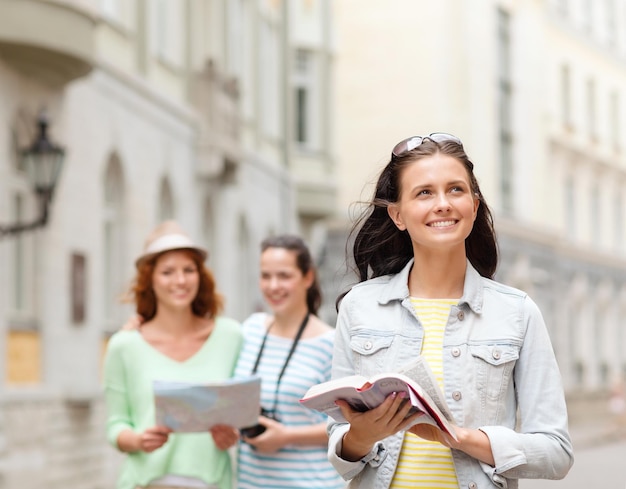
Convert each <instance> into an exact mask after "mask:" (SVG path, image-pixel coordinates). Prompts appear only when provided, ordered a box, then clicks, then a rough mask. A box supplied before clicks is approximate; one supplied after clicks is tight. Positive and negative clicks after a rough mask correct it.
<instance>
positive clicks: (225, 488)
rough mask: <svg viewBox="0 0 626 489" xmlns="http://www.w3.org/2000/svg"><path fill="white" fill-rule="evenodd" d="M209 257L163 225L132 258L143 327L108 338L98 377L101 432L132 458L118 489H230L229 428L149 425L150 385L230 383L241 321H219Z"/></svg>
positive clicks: (233, 437)
mask: <svg viewBox="0 0 626 489" xmlns="http://www.w3.org/2000/svg"><path fill="white" fill-rule="evenodd" d="M206 257H207V252H206V250H204V249H203V248H202V247H200V246H198V245H196V244H195V243H194V242H193V241H192V240H191V239H190V238H189V237H188V236H187V235H186V234H185V233H184V232H183V231H182V230H181V229H180V227H179V226H178V225H177V224H176V223H175V222H173V221H167V222H164V223H162V224H161V225H159V226H158V227H157V228H156V229H155V230H154V231H153V233H152V234H151V235H150V236H149V238H148V240H147V241H146V247H145V250H144V253H143V254H142V255H141V256H140V257H139V258H138V259H137V261H136V266H137V275H136V278H135V281H134V285H133V287H132V289H131V293H132V295H133V298H134V301H135V304H136V311H137V314H139V315H140V316H141V317H142V318H143V320H144V322H143V324H142V325H141V327H140V328H138V329H134V330H122V331H119V332H117V333H115V334H114V335H113V336H112V337H111V340H110V342H109V345H108V348H107V354H106V360H105V371H104V385H105V392H106V403H107V408H108V421H107V436H108V439H109V441H110V443H111V444H112V445H113V446H114V447H116V448H118V449H119V450H120V451H122V452H126V453H127V454H128V457H127V458H126V461H125V464H124V467H123V469H122V472H121V474H120V477H119V480H118V488H119V489H135V488H143V487H150V488H153V487H154V488H168V487H177V488H184V487H190V488H191V487H194V488H205V489H207V488H210V489H218V488H219V489H230V488H231V484H232V482H231V474H232V471H231V467H230V456H229V453H228V452H227V451H226V450H227V449H228V448H229V447H231V446H233V445H234V444H235V443H236V442H237V440H238V437H239V434H238V432H237V431H236V430H235V429H233V428H231V427H229V426H216V427H214V428H212V429H211V431H210V433H185V434H173V433H171V431H170V430H169V429H168V428H166V427H163V426H154V419H155V416H154V415H155V413H154V396H153V391H152V382H153V380H170V381H197V382H212V381H219V380H223V379H227V378H230V377H231V376H232V374H233V370H234V367H235V364H236V361H237V357H238V355H239V350H240V348H241V343H242V334H241V330H240V325H239V323H237V322H236V321H234V320H232V319H228V318H225V317H221V316H219V314H220V312H221V309H222V305H223V302H222V297H221V296H220V295H219V294H218V293H217V292H216V287H215V281H214V279H213V275H212V274H211V272H210V271H209V270H208V269H207V268H206V267H205V265H204V261H205V259H206Z"/></svg>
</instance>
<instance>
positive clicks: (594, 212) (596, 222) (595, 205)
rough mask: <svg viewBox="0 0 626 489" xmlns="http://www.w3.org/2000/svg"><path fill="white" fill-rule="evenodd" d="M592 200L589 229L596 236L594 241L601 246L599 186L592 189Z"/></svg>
mask: <svg viewBox="0 0 626 489" xmlns="http://www.w3.org/2000/svg"><path fill="white" fill-rule="evenodd" d="M590 200H591V205H590V214H589V217H590V222H589V229H591V235H592V236H594V239H595V240H596V245H601V244H602V243H600V242H599V241H600V239H601V234H600V233H601V232H602V223H601V222H600V219H601V216H602V214H601V211H600V207H601V206H600V190H599V188H598V185H594V186H593V188H592V189H591V199H590Z"/></svg>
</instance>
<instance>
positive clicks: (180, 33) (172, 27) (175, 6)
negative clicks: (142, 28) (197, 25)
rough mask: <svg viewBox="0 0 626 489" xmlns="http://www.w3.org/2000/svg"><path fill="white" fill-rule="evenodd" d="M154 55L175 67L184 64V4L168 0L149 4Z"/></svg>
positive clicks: (157, 0)
mask: <svg viewBox="0 0 626 489" xmlns="http://www.w3.org/2000/svg"><path fill="white" fill-rule="evenodd" d="M148 5H149V8H151V11H150V14H151V15H150V18H151V26H152V29H151V36H150V38H151V44H152V53H153V54H154V55H155V56H156V57H157V58H158V59H159V60H161V61H165V62H167V63H169V64H171V65H173V66H182V65H183V62H184V41H185V39H186V35H185V29H184V4H183V2H171V1H168V0H154V1H153V2H149V4H148Z"/></svg>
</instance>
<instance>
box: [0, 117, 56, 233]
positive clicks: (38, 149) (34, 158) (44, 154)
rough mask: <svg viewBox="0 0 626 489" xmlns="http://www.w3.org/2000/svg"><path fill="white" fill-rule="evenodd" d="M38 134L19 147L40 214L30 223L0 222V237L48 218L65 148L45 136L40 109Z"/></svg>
mask: <svg viewBox="0 0 626 489" xmlns="http://www.w3.org/2000/svg"><path fill="white" fill-rule="evenodd" d="M37 126H38V134H37V137H36V138H35V140H34V141H33V143H32V144H31V145H30V146H29V147H28V148H24V149H22V150H20V151H19V156H20V158H21V163H22V168H24V170H25V171H26V174H27V175H28V178H29V180H30V181H31V183H32V185H33V190H34V191H35V193H36V194H37V199H38V200H39V207H40V211H39V212H40V215H39V218H38V219H37V220H35V221H33V222H30V223H26V224H24V223H19V222H18V223H15V224H12V225H9V226H2V225H0V238H2V237H3V236H5V235H15V234H20V233H22V232H24V231H30V230H32V229H36V228H39V227H42V226H45V225H46V224H47V222H48V213H49V212H48V207H49V205H50V202H51V201H52V196H53V194H54V187H55V186H56V183H57V180H58V179H59V174H60V173H61V168H62V167H63V160H64V157H65V150H64V149H63V148H61V147H59V146H57V145H55V144H53V143H52V142H51V141H50V140H49V139H48V118H47V116H46V114H45V113H43V112H42V113H41V114H40V115H39V118H38V120H37Z"/></svg>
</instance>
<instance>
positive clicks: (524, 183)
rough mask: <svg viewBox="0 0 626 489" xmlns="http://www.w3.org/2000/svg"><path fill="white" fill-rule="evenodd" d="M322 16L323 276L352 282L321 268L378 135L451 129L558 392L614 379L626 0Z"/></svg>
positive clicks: (341, 7) (456, 2)
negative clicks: (334, 170)
mask: <svg viewBox="0 0 626 489" xmlns="http://www.w3.org/2000/svg"><path fill="white" fill-rule="evenodd" d="M335 22H336V26H337V29H336V30H337V36H338V38H337V39H338V41H337V56H336V76H337V77H336V99H337V105H336V112H337V136H336V141H337V153H336V154H337V161H338V172H339V181H340V182H341V185H340V189H339V207H338V209H339V214H340V215H341V217H342V219H338V220H337V222H335V223H332V225H331V226H330V228H329V232H328V238H329V239H328V248H327V250H326V253H325V254H324V256H325V258H326V263H325V267H327V270H328V271H330V272H331V274H328V273H327V275H326V276H327V277H329V284H330V285H331V286H332V287H335V289H336V290H339V289H341V288H343V287H345V286H346V285H347V284H348V283H349V282H347V281H346V279H345V277H343V275H342V274H340V273H337V274H335V275H332V272H333V271H335V270H340V269H345V267H344V263H343V253H342V252H343V249H344V245H345V241H346V229H347V226H346V223H347V222H348V223H349V222H350V221H351V220H352V219H353V215H354V212H356V211H358V206H354V205H353V203H354V202H355V201H358V200H362V199H367V198H369V197H370V196H371V194H372V191H373V186H372V185H371V183H372V182H374V181H375V179H376V176H377V174H378V172H379V171H380V170H381V169H382V167H383V166H384V165H385V164H386V163H387V161H388V158H389V155H390V152H391V148H392V147H393V146H394V145H395V144H396V143H397V142H398V141H400V140H401V139H404V138H406V137H409V136H413V135H427V134H429V133H431V132H436V131H445V132H451V133H453V134H455V135H457V136H459V137H460V138H461V139H462V140H463V141H464V145H465V148H466V150H467V152H468V154H469V155H470V158H472V160H473V161H474V163H475V165H476V173H477V176H478V178H479V181H480V184H481V189H482V191H483V193H484V194H485V196H486V199H487V202H488V203H489V204H490V206H491V207H492V210H493V212H494V215H495V222H496V230H497V231H498V237H499V245H500V252H501V260H500V265H499V269H498V272H497V276H496V278H497V279H499V280H501V281H503V282H505V283H508V284H511V285H513V286H517V287H519V288H521V289H523V290H526V291H527V292H528V293H529V294H530V295H531V297H533V298H534V300H535V301H536V302H537V303H538V304H539V306H540V307H541V309H542V312H543V314H544V317H545V320H546V323H547V326H548V328H549V330H550V333H551V337H552V341H553V344H554V348H555V351H556V355H557V358H558V361H559V364H560V366H561V370H562V375H563V378H564V382H565V386H566V389H567V391H568V394H569V395H570V396H571V397H572V398H573V397H576V396H578V395H596V394H598V393H605V392H606V390H607V388H608V387H609V385H610V384H611V383H613V382H615V381H616V379H622V380H623V376H624V373H626V324H625V323H624V317H626V2H624V1H623V0H611V1H603V2H589V1H583V0H515V1H512V0H510V1H507V0H471V1H461V0H441V1H438V2H426V1H413V0H389V1H387V2H384V3H382V2H381V3H377V2H369V3H368V2H365V3H364V2H360V1H358V0H342V1H339V2H336V3H335ZM355 175H361V178H355ZM328 312H329V313H330V312H332V311H328Z"/></svg>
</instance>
